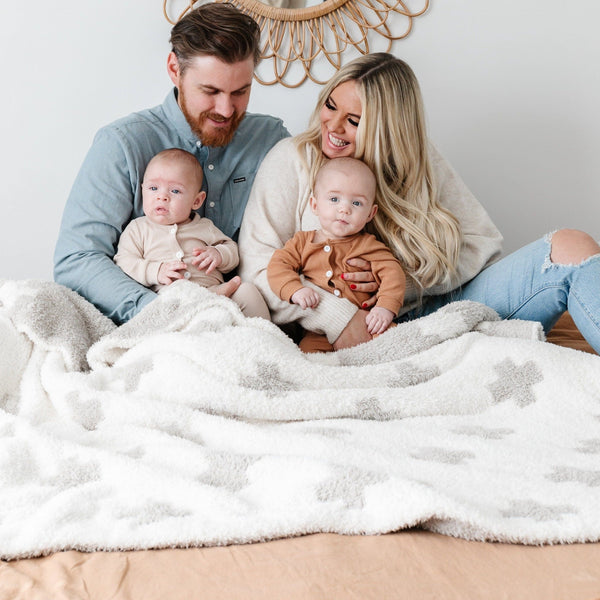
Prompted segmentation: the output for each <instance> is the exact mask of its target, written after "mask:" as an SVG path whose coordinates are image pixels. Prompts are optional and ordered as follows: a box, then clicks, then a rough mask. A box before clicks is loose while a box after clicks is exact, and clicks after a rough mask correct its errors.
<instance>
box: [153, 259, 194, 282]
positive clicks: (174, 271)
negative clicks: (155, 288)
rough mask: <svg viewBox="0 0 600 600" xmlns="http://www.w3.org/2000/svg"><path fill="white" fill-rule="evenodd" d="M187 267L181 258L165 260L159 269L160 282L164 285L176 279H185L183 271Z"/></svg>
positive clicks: (158, 278) (158, 277)
mask: <svg viewBox="0 0 600 600" xmlns="http://www.w3.org/2000/svg"><path fill="white" fill-rule="evenodd" d="M186 269H187V265H186V264H185V263H184V262H182V261H180V260H173V261H171V262H164V263H162V264H161V265H160V267H159V269H158V275H157V280H158V283H160V284H162V285H169V284H170V283H173V282H174V281H175V280H176V279H183V277H184V276H183V273H181V271H185V270H186Z"/></svg>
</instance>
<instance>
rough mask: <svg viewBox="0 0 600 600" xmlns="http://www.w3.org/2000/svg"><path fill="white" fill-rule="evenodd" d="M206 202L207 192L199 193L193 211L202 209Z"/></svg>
mask: <svg viewBox="0 0 600 600" xmlns="http://www.w3.org/2000/svg"><path fill="white" fill-rule="evenodd" d="M204 200H206V192H198V195H197V196H196V197H195V198H194V202H193V204H192V209H193V210H196V209H198V208H200V207H201V206H202V205H203V204H204Z"/></svg>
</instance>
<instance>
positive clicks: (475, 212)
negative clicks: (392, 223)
mask: <svg viewBox="0 0 600 600" xmlns="http://www.w3.org/2000/svg"><path fill="white" fill-rule="evenodd" d="M429 152H430V157H431V160H432V165H433V168H434V172H435V177H436V181H437V186H438V197H439V202H440V204H441V205H442V206H443V207H444V208H446V209H447V210H449V211H450V212H451V213H452V214H453V215H454V216H455V217H456V218H457V219H458V221H459V223H460V227H461V231H462V236H463V237H462V245H461V248H460V254H459V258H458V265H457V275H456V277H455V278H454V279H453V281H452V282H451V283H450V284H447V285H435V286H432V287H430V288H428V289H427V290H425V294H427V295H433V294H443V293H445V292H449V291H451V290H452V289H454V288H456V287H458V286H459V285H462V284H464V283H466V282H467V281H469V280H471V279H472V278H473V277H475V275H477V274H478V273H480V272H481V271H482V270H483V269H484V268H485V267H487V266H489V265H490V264H492V263H493V262H495V261H496V260H498V259H499V258H500V255H501V254H502V235H501V234H500V232H499V231H498V229H497V227H496V226H495V225H494V223H493V222H492V220H491V219H490V217H489V215H488V213H487V211H486V210H485V208H484V207H483V206H482V205H481V204H480V203H479V202H478V201H477V199H476V198H475V196H474V195H473V194H472V192H471V191H470V190H469V188H468V187H467V186H466V185H465V183H464V181H463V180H462V179H461V177H460V176H459V175H458V173H457V172H456V171H455V170H454V168H453V167H452V166H451V165H450V164H449V163H448V161H447V160H446V159H445V158H444V157H443V156H442V155H441V154H440V153H439V151H438V150H437V149H436V148H435V147H434V146H433V144H430V145H429Z"/></svg>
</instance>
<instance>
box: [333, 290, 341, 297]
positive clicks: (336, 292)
mask: <svg viewBox="0 0 600 600" xmlns="http://www.w3.org/2000/svg"><path fill="white" fill-rule="evenodd" d="M341 294H342V292H340V290H333V295H334V296H341Z"/></svg>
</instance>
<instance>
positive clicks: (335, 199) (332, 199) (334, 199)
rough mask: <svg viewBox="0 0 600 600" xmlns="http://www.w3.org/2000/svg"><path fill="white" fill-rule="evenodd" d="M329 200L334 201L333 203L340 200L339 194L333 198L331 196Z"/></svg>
mask: <svg viewBox="0 0 600 600" xmlns="http://www.w3.org/2000/svg"><path fill="white" fill-rule="evenodd" d="M329 202H333V203H336V202H338V198H337V196H332V197H331V198H329Z"/></svg>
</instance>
